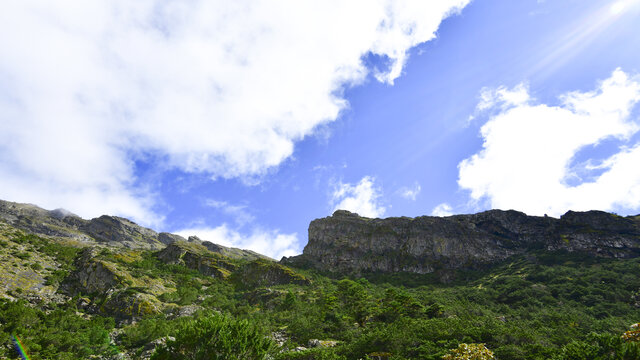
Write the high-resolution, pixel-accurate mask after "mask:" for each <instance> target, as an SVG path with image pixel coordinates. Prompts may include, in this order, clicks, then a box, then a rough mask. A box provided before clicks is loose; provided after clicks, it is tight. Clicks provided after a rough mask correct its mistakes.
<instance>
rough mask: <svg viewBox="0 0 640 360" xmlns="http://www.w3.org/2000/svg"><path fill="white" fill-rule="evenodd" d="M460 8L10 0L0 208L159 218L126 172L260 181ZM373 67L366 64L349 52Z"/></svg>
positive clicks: (1, 19) (1, 77) (397, 70)
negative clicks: (349, 97) (11, 204)
mask: <svg viewBox="0 0 640 360" xmlns="http://www.w3.org/2000/svg"><path fill="white" fill-rule="evenodd" d="M468 2H469V0H449V1H437V2H423V1H401V2H398V1H373V2H372V1H349V2H343V1H323V2H301V1H282V2H271V1H251V2H248V1H188V2H185V1H159V0H141V1H135V2H131V1H124V0H116V1H106V0H105V1H91V2H86V1H71V2H65V3H64V4H59V3H42V2H38V1H30V0H24V1H17V2H12V3H9V4H6V5H5V6H4V7H3V11H2V12H0V49H1V50H0V51H1V56H0V154H1V155H0V197H1V198H5V199H10V200H11V199H12V200H17V201H31V202H35V203H38V204H40V205H42V206H45V207H59V206H62V207H66V208H69V209H70V210H72V211H74V212H76V213H78V214H80V215H83V216H85V217H91V216H97V215H99V214H101V213H113V214H119V215H123V216H128V217H132V218H134V219H136V220H137V221H140V222H141V223H143V224H152V223H154V222H157V221H159V219H158V217H157V216H156V215H155V214H154V212H153V211H152V210H151V207H152V205H153V201H152V200H151V199H152V195H153V194H152V191H151V190H150V189H148V188H145V184H140V179H137V178H136V168H135V165H136V161H140V160H141V159H145V157H149V156H151V157H152V158H153V159H154V161H155V162H157V163H154V164H152V166H159V167H166V168H177V169H180V170H182V171H185V172H193V173H205V174H209V175H211V176H213V177H224V178H234V177H243V176H256V175H258V176H259V175H260V174H264V173H265V171H267V170H268V169H270V168H273V167H276V166H278V165H279V164H280V163H282V162H283V161H284V160H285V159H287V158H288V157H290V156H291V154H292V152H293V149H294V144H295V142H296V141H299V140H301V139H302V138H304V137H305V136H307V135H309V134H311V133H313V131H314V129H316V128H318V126H321V125H323V124H326V123H328V122H331V121H333V120H335V119H336V118H337V117H338V116H339V114H340V112H341V110H343V109H344V108H345V107H346V106H347V103H346V101H345V99H344V98H343V97H342V90H343V89H344V88H345V87H348V86H353V85H357V84H360V83H362V82H363V81H364V80H365V79H366V76H367V74H369V73H373V75H374V76H375V77H376V78H377V79H378V80H379V81H382V82H385V83H389V84H392V83H393V81H394V80H395V79H396V78H397V77H398V76H400V75H401V73H402V69H403V66H404V64H405V63H406V61H407V56H408V55H407V54H408V53H407V52H408V50H409V49H410V48H411V47H413V46H415V45H417V44H419V43H422V42H425V41H428V40H430V39H433V38H434V37H435V33H436V31H437V29H438V26H439V24H440V22H441V21H442V20H443V19H444V18H446V17H447V16H449V15H451V14H453V13H456V12H458V11H459V10H460V9H462V8H463V7H464V6H465V5H466V4H467V3H468ZM368 54H373V55H376V56H380V57H381V58H383V59H386V62H387V64H388V67H387V68H383V69H368V68H367V67H366V66H365V64H364V63H363V61H362V58H363V56H366V55H368Z"/></svg>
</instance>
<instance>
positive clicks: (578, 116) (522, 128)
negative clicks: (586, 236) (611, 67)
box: [458, 69, 640, 215]
mask: <svg viewBox="0 0 640 360" xmlns="http://www.w3.org/2000/svg"><path fill="white" fill-rule="evenodd" d="M500 91H501V92H502V93H503V94H505V96H506V95H509V96H511V95H510V94H509V91H508V90H504V89H503V90H500ZM515 93H516V94H513V95H512V96H511V97H514V98H518V99H520V100H519V101H518V102H517V103H514V104H512V106H510V107H506V108H505V107H501V106H500V105H499V103H496V102H494V103H493V105H492V106H498V108H497V109H495V110H496V112H495V113H492V114H491V117H490V119H489V121H487V123H486V124H485V125H484V126H483V127H482V128H481V134H482V137H483V139H484V144H483V149H482V151H480V152H478V153H476V154H475V155H473V156H471V157H470V158H467V159H465V160H464V161H462V162H461V163H460V164H459V166H458V167H459V180H458V184H459V185H460V187H461V188H463V189H467V190H470V192H471V193H470V194H471V198H472V199H474V200H482V199H488V200H489V202H490V205H491V207H493V208H501V209H519V210H523V211H525V212H527V213H529V214H538V215H541V214H545V213H548V214H550V215H559V214H561V213H563V212H565V211H566V210H569V209H573V210H588V209H601V210H613V209H615V208H616V207H625V208H630V209H638V208H640V170H639V169H640V167H638V165H637V164H640V144H639V143H633V142H630V141H629V140H630V139H631V137H632V136H633V135H634V134H636V133H637V132H638V130H640V124H639V121H638V119H637V118H634V117H632V116H631V114H632V111H633V109H634V107H636V106H637V104H638V103H639V102H640V77H638V76H635V77H632V76H629V75H628V74H626V73H625V72H623V71H622V70H620V69H617V70H615V71H614V72H613V73H612V75H611V77H609V78H608V79H606V80H604V81H602V82H601V83H599V84H598V87H597V88H596V89H595V90H594V91H590V92H570V93H567V94H564V95H563V96H562V97H561V101H562V104H561V105H559V106H549V105H545V104H535V103H534V102H533V101H532V100H530V99H528V98H526V97H524V96H523V93H522V87H518V88H516V89H515ZM483 106H484V105H483ZM612 139H613V140H617V142H618V143H619V147H618V149H617V152H616V153H614V154H613V155H610V156H607V155H604V156H605V158H604V159H600V160H597V159H596V160H593V161H592V159H587V160H585V161H582V162H579V163H577V164H574V162H575V159H576V156H577V155H578V154H579V152H580V151H581V150H583V149H587V148H594V147H597V146H598V145H599V144H600V143H601V142H602V141H605V140H612ZM601 154H602V153H601ZM595 156H598V155H595ZM602 156H603V155H599V157H602ZM594 164H597V165H594ZM593 170H598V171H599V172H597V173H595V174H593ZM579 173H591V174H592V175H593V176H591V178H590V179H583V180H581V179H579V178H578V179H577V180H578V183H572V182H570V181H569V178H572V177H575V175H576V174H579Z"/></svg>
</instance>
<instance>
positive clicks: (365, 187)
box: [331, 176, 385, 218]
mask: <svg viewBox="0 0 640 360" xmlns="http://www.w3.org/2000/svg"><path fill="white" fill-rule="evenodd" d="M374 183H375V179H374V178H372V177H370V176H365V177H363V178H362V179H361V180H360V182H358V183H357V184H355V185H352V184H344V183H342V182H338V183H337V184H335V189H334V191H333V194H332V197H331V203H332V204H334V205H333V210H334V211H335V210H349V211H351V212H355V213H358V214H359V215H361V216H366V217H372V218H376V217H382V216H383V215H384V212H385V208H384V207H383V206H382V205H380V203H379V201H378V199H379V198H380V196H381V194H382V190H381V189H380V188H378V187H376V186H375V185H374Z"/></svg>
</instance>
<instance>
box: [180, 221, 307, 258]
mask: <svg viewBox="0 0 640 360" xmlns="http://www.w3.org/2000/svg"><path fill="white" fill-rule="evenodd" d="M174 233H176V234H178V235H181V236H183V237H185V238H188V237H189V236H193V235H195V236H197V237H199V238H200V239H201V240H206V241H211V242H212V243H215V244H219V245H223V246H228V247H236V248H240V249H249V250H253V251H255V252H257V253H259V254H263V255H267V256H269V257H271V258H274V259H276V260H279V259H280V258H282V257H283V256H292V255H296V254H299V253H300V249H299V248H298V235H297V234H296V233H293V234H281V233H280V232H279V231H277V230H263V229H254V231H253V232H252V233H251V234H250V235H248V236H247V235H244V234H241V233H240V232H238V231H236V230H233V229H231V228H229V227H228V226H227V224H222V225H220V226H218V227H194V228H190V229H182V230H178V231H175V232H174Z"/></svg>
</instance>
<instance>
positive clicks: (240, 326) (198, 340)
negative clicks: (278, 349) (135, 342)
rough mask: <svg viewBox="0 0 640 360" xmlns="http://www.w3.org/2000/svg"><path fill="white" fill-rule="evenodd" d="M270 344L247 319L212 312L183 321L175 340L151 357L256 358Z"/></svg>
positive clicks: (194, 359) (262, 355) (162, 359)
mask: <svg viewBox="0 0 640 360" xmlns="http://www.w3.org/2000/svg"><path fill="white" fill-rule="evenodd" d="M273 347H274V344H273V342H272V341H271V339H269V338H268V337H267V336H266V335H265V334H264V332H263V331H261V330H260V329H258V328H257V327H255V326H253V325H250V324H249V322H248V321H247V320H235V319H232V318H230V317H226V316H222V315H212V316H206V317H202V318H199V319H196V320H189V321H185V322H184V323H182V324H181V326H180V327H179V329H178V331H177V332H176V335H175V340H173V341H168V342H167V344H166V345H164V346H161V347H159V348H158V349H157V350H156V352H155V354H154V355H153V356H152V357H151V359H153V360H168V359H176V360H182V359H184V360H186V359H189V360H205V359H206V360H218V359H219V360H226V359H229V360H232V359H238V360H240V359H243V360H245V359H246V360H254V359H255V360H258V359H264V358H265V356H266V355H267V354H269V353H270V352H271V351H272V349H273Z"/></svg>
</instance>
